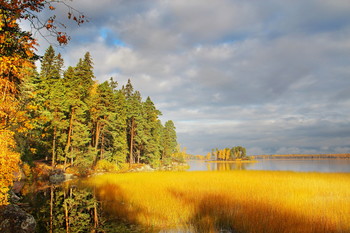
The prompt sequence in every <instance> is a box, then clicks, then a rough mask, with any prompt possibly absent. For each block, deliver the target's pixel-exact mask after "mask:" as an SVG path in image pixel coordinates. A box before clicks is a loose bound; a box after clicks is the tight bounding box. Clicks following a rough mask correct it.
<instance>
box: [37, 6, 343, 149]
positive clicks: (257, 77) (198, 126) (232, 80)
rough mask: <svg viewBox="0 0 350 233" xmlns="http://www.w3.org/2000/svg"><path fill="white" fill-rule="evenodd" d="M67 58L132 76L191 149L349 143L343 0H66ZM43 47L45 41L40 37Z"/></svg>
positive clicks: (123, 77) (106, 73)
mask: <svg viewBox="0 0 350 233" xmlns="http://www.w3.org/2000/svg"><path fill="white" fill-rule="evenodd" d="M72 4H73V6H74V7H76V8H77V9H79V10H80V11H82V12H84V13H85V14H86V15H87V16H88V17H89V19H90V22H89V23H86V24H83V25H81V26H80V27H78V26H74V25H71V26H70V27H68V31H69V33H70V36H71V37H72V40H71V41H70V44H69V45H68V46H66V47H64V48H57V49H56V50H57V51H58V52H60V53H62V54H63V56H64V58H65V61H66V67H67V66H69V65H75V64H76V63H77V61H78V59H79V58H80V57H82V56H83V55H84V53H85V52H87V51H89V52H90V53H91V54H92V57H93V60H94V67H95V75H96V78H97V79H98V80H99V81H101V82H102V81H105V80H107V79H109V77H114V78H115V79H116V80H117V81H118V82H119V84H120V85H123V84H125V83H126V81H127V79H128V78H130V79H131V81H132V83H133V85H134V87H135V89H137V90H139V91H140V92H141V94H142V96H143V97H144V98H145V97H147V96H150V97H151V99H152V100H153V102H154V103H155V105H156V107H157V108H158V109H159V110H161V112H162V113H163V115H162V116H161V120H162V121H163V122H165V121H166V120H173V121H174V123H175V126H176V128H177V133H178V142H179V143H180V144H181V146H183V147H187V151H188V152H189V153H192V154H206V153H207V152H209V151H210V150H211V149H212V148H224V147H232V146H236V145H242V146H244V147H246V148H247V152H248V154H251V155H254V154H275V153H282V154H291V153H345V152H347V153H350V1H349V0H331V1H330V0H295V1H289V0H264V1H261V0H100V1H96V0H74V2H73V3H72ZM41 44H42V47H41V48H40V49H39V51H44V50H45V49H46V47H47V44H46V42H44V41H42V42H41Z"/></svg>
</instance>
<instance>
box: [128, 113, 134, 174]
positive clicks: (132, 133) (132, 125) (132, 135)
mask: <svg viewBox="0 0 350 233" xmlns="http://www.w3.org/2000/svg"><path fill="white" fill-rule="evenodd" d="M134 127H135V119H134V117H131V130H130V159H129V166H130V167H131V164H133V162H134V161H133V160H134V159H133V149H134V148H133V147H134Z"/></svg>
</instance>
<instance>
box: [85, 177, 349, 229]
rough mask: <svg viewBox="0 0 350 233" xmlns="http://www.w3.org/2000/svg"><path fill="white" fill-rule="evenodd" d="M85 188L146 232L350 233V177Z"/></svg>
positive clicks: (174, 180) (162, 181)
mask: <svg viewBox="0 0 350 233" xmlns="http://www.w3.org/2000/svg"><path fill="white" fill-rule="evenodd" d="M87 183H88V185H89V186H93V187H95V190H96V195H97V197H98V199H99V200H101V201H103V203H104V209H105V210H106V211H107V212H109V213H113V214H114V215H116V216H117V217H119V218H120V219H124V220H127V221H129V222H131V223H136V224H138V225H140V226H142V228H143V229H144V231H145V232H157V231H158V232H159V230H161V229H163V230H167V229H180V231H178V232H201V233H205V232H220V230H226V232H242V233H244V232H252V233H253V232H254V233H263V232H266V233H284V232H285V233H286V232H290V233H313V232H315V233H316V232H323V233H332V232H350V207H349V206H350V173H296V172H280V171H279V172H275V171H229V172H153V173H127V174H109V175H102V176H98V177H94V178H91V179H89V180H88V181H87ZM181 229H182V230H183V231H181ZM184 229H186V231H185V230H184ZM164 232H166V231H164Z"/></svg>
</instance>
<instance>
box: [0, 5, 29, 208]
mask: <svg viewBox="0 0 350 233" xmlns="http://www.w3.org/2000/svg"><path fill="white" fill-rule="evenodd" d="M34 45H35V41H34V39H33V38H32V37H31V35H30V34H29V33H26V32H23V31H22V30H21V29H20V28H19V26H18V24H17V22H16V15H15V14H14V13H13V12H11V11H9V10H7V9H4V8H3V7H1V8H0V98H1V101H0V148H1V152H0V160H1V162H0V174H1V179H0V204H6V203H7V194H6V193H7V191H8V187H9V186H11V185H12V181H13V172H14V171H15V170H17V169H18V163H19V162H20V158H19V154H18V153H16V152H14V149H15V141H14V128H15V127H16V125H17V124H18V123H19V122H20V121H22V113H21V112H19V111H18V110H19V99H18V95H19V92H18V90H19V85H20V83H21V82H22V80H23V79H24V78H25V77H26V74H27V73H28V69H29V70H30V69H32V68H33V67H34V65H33V60H34V57H35V56H34V53H33V46H34Z"/></svg>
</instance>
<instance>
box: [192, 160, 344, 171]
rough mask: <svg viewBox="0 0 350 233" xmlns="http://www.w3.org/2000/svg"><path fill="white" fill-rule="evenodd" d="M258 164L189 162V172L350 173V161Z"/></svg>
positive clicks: (264, 162)
mask: <svg viewBox="0 0 350 233" xmlns="http://www.w3.org/2000/svg"><path fill="white" fill-rule="evenodd" d="M257 161H258V162H256V163H206V162H204V161H189V162H188V163H189V165H190V169H189V171H217V170H220V171H227V170H270V171H296V172H350V159H300V160H297V159H289V160H288V159H273V160H271V159H270V160H268V159H266V160H265V159H259V160H257Z"/></svg>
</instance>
